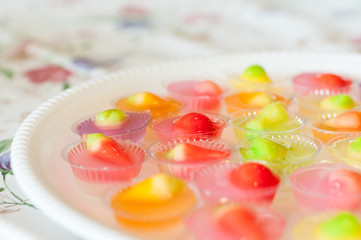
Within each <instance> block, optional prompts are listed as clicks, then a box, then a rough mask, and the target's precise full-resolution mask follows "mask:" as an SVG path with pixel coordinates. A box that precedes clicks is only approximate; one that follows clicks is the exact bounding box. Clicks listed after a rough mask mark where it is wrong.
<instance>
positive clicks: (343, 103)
mask: <svg viewBox="0 0 361 240" xmlns="http://www.w3.org/2000/svg"><path fill="white" fill-rule="evenodd" d="M354 106H355V102H354V101H353V99H352V98H351V97H350V96H349V95H347V94H342V95H336V96H330V97H328V98H325V99H324V100H322V101H321V103H320V108H321V109H323V110H335V111H337V110H347V109H351V108H353V107H354Z"/></svg>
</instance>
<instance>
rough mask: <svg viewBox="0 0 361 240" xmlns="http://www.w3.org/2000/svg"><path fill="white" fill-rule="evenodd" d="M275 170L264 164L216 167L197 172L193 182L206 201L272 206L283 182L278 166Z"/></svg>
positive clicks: (253, 163)
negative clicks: (240, 202) (246, 202)
mask: <svg viewBox="0 0 361 240" xmlns="http://www.w3.org/2000/svg"><path fill="white" fill-rule="evenodd" d="M272 168H273V169H274V170H271V168H269V167H268V166H266V165H264V164H263V163H261V162H247V163H243V164H238V163H223V164H215V165H211V166H209V167H207V168H203V169H200V170H199V171H197V172H195V173H194V179H193V180H194V183H195V184H196V185H197V187H198V189H199V191H200V194H201V196H202V198H203V199H204V200H205V201H206V202H211V203H212V202H213V203H214V202H222V201H231V202H235V201H236V202H238V201H248V202H250V201H252V202H261V203H267V204H270V203H271V202H272V200H273V197H274V195H275V193H276V191H277V188H278V185H279V182H280V178H279V177H278V174H277V173H276V172H278V169H277V167H275V165H273V166H272ZM276 170H277V171H276ZM214 179H217V181H214Z"/></svg>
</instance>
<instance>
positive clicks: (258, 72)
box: [240, 65, 271, 83]
mask: <svg viewBox="0 0 361 240" xmlns="http://www.w3.org/2000/svg"><path fill="white" fill-rule="evenodd" d="M240 78H241V79H243V80H245V81H248V82H254V83H271V80H270V79H269V78H268V76H267V74H266V71H265V70H264V69H263V68H262V67H261V66H259V65H252V66H250V67H248V68H246V69H245V70H244V72H243V74H242V75H241V76H240Z"/></svg>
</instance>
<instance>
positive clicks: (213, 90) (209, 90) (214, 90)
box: [194, 81, 222, 96]
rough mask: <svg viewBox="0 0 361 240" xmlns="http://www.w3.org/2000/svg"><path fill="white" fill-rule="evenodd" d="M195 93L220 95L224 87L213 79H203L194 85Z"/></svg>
mask: <svg viewBox="0 0 361 240" xmlns="http://www.w3.org/2000/svg"><path fill="white" fill-rule="evenodd" d="M194 93H195V94H197V95H209V96H219V95H221V94H222V89H221V88H220V87H219V86H218V85H217V84H216V83H214V82H212V81H203V82H200V83H198V84H197V85H196V86H195V87H194Z"/></svg>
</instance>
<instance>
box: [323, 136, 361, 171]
mask: <svg viewBox="0 0 361 240" xmlns="http://www.w3.org/2000/svg"><path fill="white" fill-rule="evenodd" d="M327 150H328V151H329V152H330V153H331V154H332V155H333V156H334V157H335V158H336V159H337V160H341V161H343V162H344V163H346V164H348V165H351V166H353V167H357V168H360V167H361V135H354V136H348V137H345V136H341V137H336V138H333V139H332V140H331V141H329V142H328V146H327Z"/></svg>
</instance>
